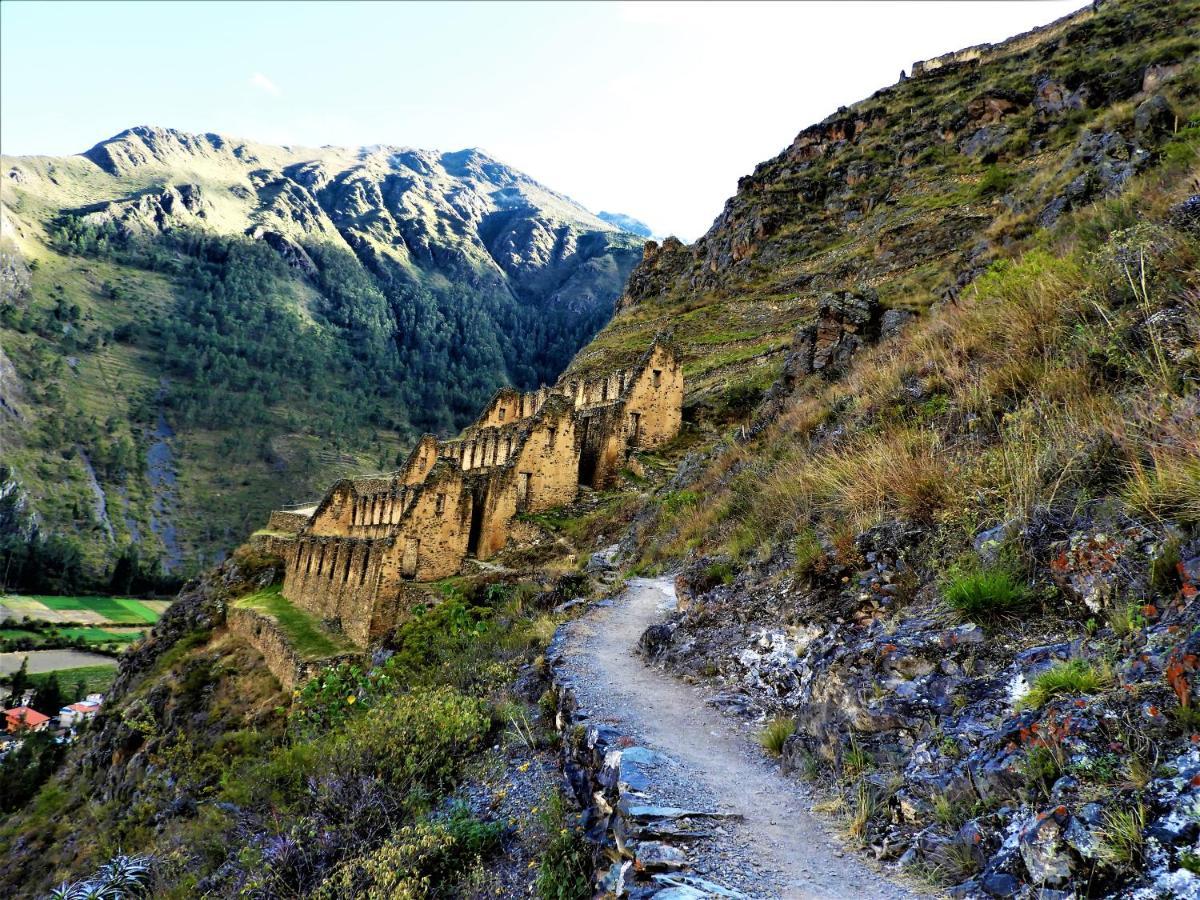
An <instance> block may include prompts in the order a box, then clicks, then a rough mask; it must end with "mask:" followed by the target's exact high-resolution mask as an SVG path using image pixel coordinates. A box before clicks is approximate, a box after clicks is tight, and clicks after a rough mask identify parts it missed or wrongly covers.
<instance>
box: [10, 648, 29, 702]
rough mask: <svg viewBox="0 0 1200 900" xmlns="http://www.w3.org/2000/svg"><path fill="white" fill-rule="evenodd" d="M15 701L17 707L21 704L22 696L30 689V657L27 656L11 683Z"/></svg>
mask: <svg viewBox="0 0 1200 900" xmlns="http://www.w3.org/2000/svg"><path fill="white" fill-rule="evenodd" d="M11 687H12V696H13V700H14V701H15V702H16V704H17V705H20V703H21V695H22V694H24V693H25V691H27V690H28V689H29V657H28V656H26V657H25V658H24V659H22V660H21V668H19V669H17V671H16V673H14V675H13V677H12V682H11Z"/></svg>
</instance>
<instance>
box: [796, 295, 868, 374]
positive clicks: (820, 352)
mask: <svg viewBox="0 0 1200 900" xmlns="http://www.w3.org/2000/svg"><path fill="white" fill-rule="evenodd" d="M882 316H883V310H882V309H881V307H880V305H879V296H878V294H876V293H875V291H874V290H871V289H865V290H862V291H857V292H856V291H842V292H836V293H834V292H830V293H826V294H823V295H822V296H821V305H820V307H819V309H818V312H817V321H816V322H815V323H813V324H811V325H806V326H804V327H802V328H800V329H798V330H797V331H796V333H795V335H794V337H793V339H792V351H791V353H790V354H788V357H787V359H786V360H785V361H784V375H785V376H786V377H790V378H792V379H797V378H801V377H803V376H805V375H811V374H814V373H820V374H824V375H826V376H833V375H835V374H838V373H840V372H841V371H842V370H843V369H844V368H845V367H846V365H847V363H849V362H850V358H851V357H852V356H854V354H855V353H857V352H858V350H859V349H861V348H862V347H863V346H865V345H866V344H868V343H871V342H873V341H875V340H877V339H878V338H879V333H880V320H881V318H882Z"/></svg>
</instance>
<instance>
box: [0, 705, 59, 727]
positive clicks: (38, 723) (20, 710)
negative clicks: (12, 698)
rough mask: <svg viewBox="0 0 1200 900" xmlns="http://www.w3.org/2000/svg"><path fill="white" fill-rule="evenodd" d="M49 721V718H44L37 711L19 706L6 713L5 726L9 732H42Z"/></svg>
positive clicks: (7, 710)
mask: <svg viewBox="0 0 1200 900" xmlns="http://www.w3.org/2000/svg"><path fill="white" fill-rule="evenodd" d="M49 721H50V717H49V716H43V715H42V714H41V713H40V712H38V711H37V710H36V709H30V708H29V707H28V706H17V707H14V708H13V709H6V710H5V711H4V725H5V728H6V730H8V731H21V730H22V729H25V728H28V729H29V730H30V731H41V730H42V729H43V728H45V727H46V724H47V723H48V722H49Z"/></svg>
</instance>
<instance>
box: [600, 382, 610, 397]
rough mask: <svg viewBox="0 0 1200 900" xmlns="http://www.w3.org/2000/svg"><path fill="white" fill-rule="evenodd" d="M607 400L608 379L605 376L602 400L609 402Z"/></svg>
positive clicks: (602, 385) (601, 391)
mask: <svg viewBox="0 0 1200 900" xmlns="http://www.w3.org/2000/svg"><path fill="white" fill-rule="evenodd" d="M607 400H608V379H607V378H605V379H604V382H603V383H602V384H601V385H600V402H601V403H605V402H607Z"/></svg>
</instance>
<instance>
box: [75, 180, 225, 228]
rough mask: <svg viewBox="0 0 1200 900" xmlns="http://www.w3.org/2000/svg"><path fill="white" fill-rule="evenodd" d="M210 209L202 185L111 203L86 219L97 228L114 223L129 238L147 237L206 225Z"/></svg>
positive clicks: (91, 213) (171, 189)
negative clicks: (173, 229) (149, 234)
mask: <svg viewBox="0 0 1200 900" xmlns="http://www.w3.org/2000/svg"><path fill="white" fill-rule="evenodd" d="M210 207H211V204H210V203H209V202H208V200H207V199H206V198H205V197H204V196H203V195H202V193H201V190H200V186H199V185H196V184H179V185H168V186H167V187H165V188H164V189H162V190H161V191H152V192H150V193H146V194H142V195H141V196H138V197H133V198H130V199H128V200H118V201H115V202H113V203H109V204H107V205H105V206H104V208H102V209H100V210H98V211H96V212H89V213H87V214H86V215H85V216H84V219H85V220H86V221H89V222H93V223H96V224H104V223H107V222H112V223H114V224H115V225H117V227H118V228H119V229H121V231H122V232H124V233H126V234H144V233H147V232H151V233H153V232H161V231H167V230H168V229H171V228H180V227H183V226H185V225H199V224H202V223H203V222H204V220H205V219H207V218H208V212H209V209H210Z"/></svg>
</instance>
